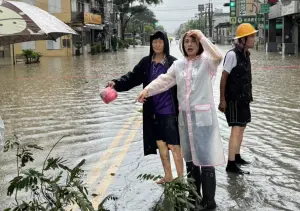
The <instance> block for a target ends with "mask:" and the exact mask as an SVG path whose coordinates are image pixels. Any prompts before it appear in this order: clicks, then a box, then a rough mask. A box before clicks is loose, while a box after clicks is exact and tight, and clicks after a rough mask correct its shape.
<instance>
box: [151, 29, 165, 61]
mask: <svg viewBox="0 0 300 211" xmlns="http://www.w3.org/2000/svg"><path fill="white" fill-rule="evenodd" d="M156 39H161V40H163V41H164V54H165V55H166V56H169V55H170V46H169V40H168V35H167V33H166V32H164V31H156V32H155V33H154V34H153V35H150V56H152V55H153V54H154V50H153V47H152V41H153V40H156Z"/></svg>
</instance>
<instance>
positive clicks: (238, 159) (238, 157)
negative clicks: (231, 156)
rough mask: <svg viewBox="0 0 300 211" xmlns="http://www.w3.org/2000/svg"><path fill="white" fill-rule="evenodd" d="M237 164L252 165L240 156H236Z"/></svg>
mask: <svg viewBox="0 0 300 211" xmlns="http://www.w3.org/2000/svg"><path fill="white" fill-rule="evenodd" d="M235 163H236V164H237V165H248V164H250V162H248V161H245V160H244V159H243V158H242V157H241V155H240V154H236V155H235Z"/></svg>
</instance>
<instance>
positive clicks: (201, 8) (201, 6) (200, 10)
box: [198, 4, 204, 12]
mask: <svg viewBox="0 0 300 211" xmlns="http://www.w3.org/2000/svg"><path fill="white" fill-rule="evenodd" d="M198 11H199V12H202V11H204V4H199V5H198Z"/></svg>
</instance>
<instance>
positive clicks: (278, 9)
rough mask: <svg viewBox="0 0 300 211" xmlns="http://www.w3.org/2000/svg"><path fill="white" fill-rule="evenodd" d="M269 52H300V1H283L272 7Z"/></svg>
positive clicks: (267, 47)
mask: <svg viewBox="0 0 300 211" xmlns="http://www.w3.org/2000/svg"><path fill="white" fill-rule="evenodd" d="M266 49H267V51H268V52H277V51H282V53H283V54H299V52H300V1H295V0H281V1H278V2H277V3H276V4H275V5H273V6H271V7H270V12H269V26H268V42H267V46H266Z"/></svg>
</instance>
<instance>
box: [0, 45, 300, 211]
mask: <svg viewBox="0 0 300 211" xmlns="http://www.w3.org/2000/svg"><path fill="white" fill-rule="evenodd" d="M220 48H221V49H222V52H223V54H225V53H226V51H227V50H228V49H229V48H230V46H220ZM148 52H149V48H148V47H137V48H135V49H133V48H130V49H128V50H127V51H125V52H118V53H116V54H113V53H112V54H110V53H108V54H101V55H95V56H91V55H87V56H81V57H66V58H47V57H42V59H41V63H40V64H31V65H25V64H20V63H19V64H17V66H16V67H15V69H14V68H11V67H10V66H8V65H5V66H0V67H1V69H0V90H1V91H0V116H1V117H2V119H3V120H4V122H5V127H6V134H5V135H6V138H10V137H12V134H13V133H14V132H15V133H16V134H17V135H18V137H19V139H20V141H21V142H22V143H37V144H39V145H41V146H42V147H44V148H45V150H44V151H43V152H42V153H41V154H39V155H38V156H37V155H36V162H35V164H36V165H37V166H38V167H40V165H41V164H42V162H43V160H44V158H45V157H46V155H47V153H48V151H49V150H50V148H51V147H52V146H53V145H54V144H55V142H56V141H57V140H58V139H60V138H61V137H62V136H64V135H65V136H67V137H65V138H63V140H62V141H61V142H60V143H59V144H58V145H57V147H56V148H55V150H54V151H53V154H52V155H53V156H60V157H64V158H65V159H67V160H68V161H69V165H71V166H72V165H75V164H76V163H78V162H80V160H82V159H86V165H85V166H84V169H85V170H86V173H87V175H86V180H85V181H86V183H87V184H88V187H89V189H90V194H92V193H95V194H97V195H98V196H97V197H94V198H93V203H94V205H96V204H99V202H100V200H101V198H102V197H103V196H105V195H108V194H115V195H116V196H118V197H119V200H118V201H117V202H116V206H117V208H118V210H119V211H147V210H149V207H150V206H151V205H152V203H153V202H154V201H155V200H157V199H158V198H159V196H160V194H161V192H162V189H161V187H159V186H158V185H156V184H155V183H154V182H151V181H140V180H138V179H137V176H138V175H140V174H145V173H151V174H155V175H156V174H161V175H162V174H163V168H162V165H161V161H160V158H159V156H155V155H151V156H147V157H144V156H143V146H142V131H141V128H142V116H141V113H140V112H138V110H139V109H141V107H142V106H141V105H140V104H138V103H134V100H135V98H136V96H137V94H138V93H139V92H140V91H141V87H137V88H135V89H133V90H131V91H129V92H126V93H125V92H124V93H119V96H118V98H117V100H116V101H114V102H113V103H111V104H108V105H106V104H104V103H103V102H102V100H101V99H100V96H99V92H100V91H99V90H102V89H103V88H104V87H105V85H106V83H107V81H108V80H110V79H113V78H116V77H118V76H120V75H122V74H125V73H126V72H128V71H131V70H132V68H133V66H134V65H135V64H137V62H138V61H139V60H140V59H141V58H142V57H143V56H145V55H147V54H148ZM171 53H172V55H173V56H175V57H177V58H180V57H181V54H180V51H179V49H178V46H177V45H175V43H173V44H172V46H171ZM251 58H252V69H253V95H254V102H253V103H252V105H251V106H252V107H251V108H252V122H251V123H250V124H249V126H248V127H247V129H246V132H245V136H244V142H243V147H242V154H243V155H244V157H245V158H246V159H247V160H250V161H251V162H252V164H251V165H250V166H249V167H247V168H245V169H247V170H249V171H250V172H251V174H250V175H244V176H234V175H230V174H227V173H226V171H225V166H221V167H217V168H216V171H217V192H216V201H217V204H218V208H217V210H220V211H227V210H228V211H229V210H230V211H235V210H236V211H240V210H241V211H244V210H245V211H250V210H251V211H252V210H253V211H254V210H262V211H271V210H272V211H273V210H292V211H296V210H300V200H299V199H300V176H299V172H300V161H299V158H300V58H299V57H296V56H285V57H283V56H282V55H280V54H277V53H276V54H265V53H263V52H257V51H255V50H253V51H252V54H251ZM0 65H1V64H0ZM221 71H222V65H220V66H219V71H218V74H217V78H216V81H215V84H214V87H215V93H214V94H215V103H216V105H217V104H218V103H219V82H220V76H221ZM218 115H219V124H220V129H221V136H222V140H223V144H224V149H225V154H226V158H227V153H228V152H227V149H228V139H229V135H230V128H229V127H228V126H227V122H226V120H225V116H224V115H223V114H222V113H220V112H218ZM172 165H173V166H174V164H173V163H172ZM0 166H1V171H0V211H2V210H4V208H6V207H7V206H8V205H9V204H10V203H11V202H13V198H8V197H7V196H6V188H7V185H8V182H9V181H10V180H11V179H12V178H13V177H14V176H15V175H16V162H15V157H14V155H13V153H5V154H1V155H0ZM172 169H173V170H174V175H176V173H175V172H176V171H175V168H172ZM109 205H112V204H109ZM112 206H113V205H112Z"/></svg>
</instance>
